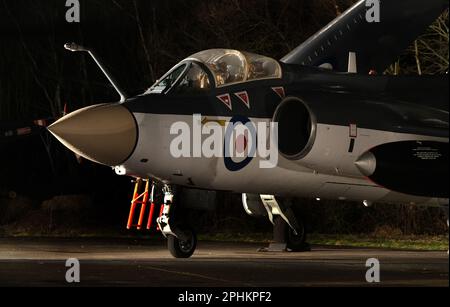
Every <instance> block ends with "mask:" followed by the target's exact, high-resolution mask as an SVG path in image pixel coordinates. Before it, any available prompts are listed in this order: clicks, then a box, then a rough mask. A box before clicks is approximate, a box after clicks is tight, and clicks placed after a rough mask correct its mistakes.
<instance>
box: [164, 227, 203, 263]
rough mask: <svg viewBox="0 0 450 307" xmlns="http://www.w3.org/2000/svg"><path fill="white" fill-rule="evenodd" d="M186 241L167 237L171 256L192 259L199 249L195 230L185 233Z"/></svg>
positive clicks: (170, 236)
mask: <svg viewBox="0 0 450 307" xmlns="http://www.w3.org/2000/svg"><path fill="white" fill-rule="evenodd" d="M183 232H184V234H185V238H184V239H180V238H177V237H176V236H174V235H168V236H167V247H168V249H169V252H170V254H171V255H172V256H173V257H175V258H190V257H191V256H192V255H193V254H194V252H195V249H196V248H197V235H196V234H195V232H194V231H193V230H185V231H183Z"/></svg>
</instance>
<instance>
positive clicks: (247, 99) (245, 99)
mask: <svg viewBox="0 0 450 307" xmlns="http://www.w3.org/2000/svg"><path fill="white" fill-rule="evenodd" d="M235 95H236V97H237V98H239V99H240V100H241V101H242V102H243V103H245V105H246V106H247V108H249V109H250V97H249V96H248V93H247V91H243V92H239V93H235Z"/></svg>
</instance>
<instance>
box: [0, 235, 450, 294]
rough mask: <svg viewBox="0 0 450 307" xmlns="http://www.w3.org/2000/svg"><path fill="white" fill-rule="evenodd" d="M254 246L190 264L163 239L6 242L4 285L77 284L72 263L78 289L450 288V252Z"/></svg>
mask: <svg viewBox="0 0 450 307" xmlns="http://www.w3.org/2000/svg"><path fill="white" fill-rule="evenodd" d="M259 247H261V246H260V245H257V244H247V243H211V242H200V243H199V247H198V249H197V252H196V254H195V255H194V257H193V258H191V259H187V260H180V259H173V258H171V256H170V255H169V252H168V251H167V250H166V247H165V242H163V241H152V240H150V241H147V240H131V239H118V240H104V239H76V240H72V239H70V240H67V239H0V286H8V287H9V286H26V287H29V286H38V287H45V286H57V287H59V286H73V285H74V284H68V283H67V282H66V279H65V276H66V272H67V270H68V268H67V267H66V266H65V265H66V260H67V259H69V258H76V259H78V260H79V262H80V278H81V282H80V283H79V284H77V285H78V286H82V287H83V286H100V287H103V286H125V287H132V286H133V287H134V286H138V287H142V286H143V287H304V286H306V287H322V286H326V287H341V286H438V287H448V286H449V277H448V269H449V262H448V255H447V253H445V252H418V251H394V250H381V249H361V248H334V247H322V246H313V247H312V251H311V252H304V253H260V252H257V250H258V248H259ZM369 258H377V259H378V260H379V261H380V266H381V268H380V275H381V282H380V283H379V284H376V285H374V284H368V283H367V281H366V272H367V270H368V268H367V267H366V261H367V260H368V259H369Z"/></svg>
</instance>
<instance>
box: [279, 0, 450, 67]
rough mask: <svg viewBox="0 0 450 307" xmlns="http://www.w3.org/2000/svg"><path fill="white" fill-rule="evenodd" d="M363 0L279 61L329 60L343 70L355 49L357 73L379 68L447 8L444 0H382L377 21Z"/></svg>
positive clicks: (318, 63)
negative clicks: (367, 16)
mask: <svg viewBox="0 0 450 307" xmlns="http://www.w3.org/2000/svg"><path fill="white" fill-rule="evenodd" d="M366 3H367V1H366V0H361V1H358V2H357V3H356V4H355V5H354V6H353V7H351V8H350V9H349V10H347V11H346V12H345V13H343V14H342V15H341V16H339V17H338V18H336V19H335V20H334V21H332V22H331V23H330V24H329V25H327V26H326V27H325V28H323V29H322V30H321V31H319V32H318V33H317V34H315V35H314V36H312V37H311V38H310V39H308V40H307V41H305V42H304V43H303V44H301V45H300V46H299V47H297V48H296V49H295V50H293V51H292V52H291V53H289V54H288V55H286V56H285V57H284V58H283V59H282V60H281V61H282V62H285V63H290V64H302V65H306V66H321V65H323V64H325V63H328V64H331V65H332V66H333V69H334V70H336V71H341V72H347V71H348V63H349V53H350V52H354V53H356V62H357V69H358V72H359V73H362V74H367V73H368V72H369V71H371V70H375V71H377V72H383V71H384V70H385V69H387V68H388V67H389V66H390V65H391V64H392V63H394V62H395V61H396V60H397V58H398V56H399V55H400V54H401V53H402V52H403V51H404V50H405V49H406V48H407V47H408V46H409V45H410V44H411V43H412V42H413V41H414V40H415V39H416V38H417V37H418V36H419V35H421V34H422V33H423V32H424V31H425V30H426V28H427V27H428V26H429V25H431V24H432V23H433V21H435V20H436V19H437V18H438V17H439V15H440V14H442V13H443V11H444V10H445V9H446V8H448V0H427V1H424V0H382V1H380V22H379V23H377V22H373V23H369V22H368V21H367V19H366V13H367V9H368V8H367V7H366Z"/></svg>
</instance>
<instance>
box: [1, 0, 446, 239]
mask: <svg viewBox="0 0 450 307" xmlns="http://www.w3.org/2000/svg"><path fill="white" fill-rule="evenodd" d="M65 2H66V1H65V0H0V130H2V128H3V129H6V128H8V127H15V126H17V125H19V126H20V124H21V123H23V124H26V123H27V122H28V121H30V120H34V119H40V118H49V117H53V118H55V117H59V116H60V115H61V113H62V111H63V109H64V105H67V106H68V109H69V111H73V110H76V109H78V108H80V107H83V106H86V105H91V104H95V103H102V102H112V101H117V100H118V98H117V95H116V93H115V92H114V90H113V89H112V87H111V86H110V85H109V83H108V82H107V80H106V79H105V77H104V76H103V75H102V74H101V72H100V71H99V69H98V68H97V66H96V65H95V64H94V63H93V61H92V60H91V59H90V58H89V57H87V56H86V55H84V54H80V53H71V52H68V51H66V50H65V49H64V48H63V45H64V44H65V43H66V42H72V41H75V42H77V43H80V44H82V45H86V46H89V47H92V48H94V49H95V50H96V52H97V54H98V55H99V56H100V57H101V58H102V59H103V60H104V62H105V63H106V64H107V66H108V67H109V69H110V71H111V72H112V74H113V75H114V76H115V77H116V78H117V80H118V81H119V83H120V84H121V85H122V87H123V88H124V89H126V91H127V92H128V93H129V94H132V95H133V94H139V93H142V92H143V91H144V90H145V89H147V88H148V87H150V85H151V84H152V83H153V82H154V81H155V80H156V79H157V78H158V77H159V76H161V75H162V74H163V73H164V72H165V71H167V70H168V69H169V68H170V67H172V66H173V65H175V64H176V63H177V62H179V61H180V60H182V59H183V58H186V57H187V56H189V55H190V54H193V53H195V52H198V51H200V50H203V49H209V48H233V49H241V50H246V51H250V52H254V53H259V54H265V55H268V56H271V57H274V58H281V57H282V56H284V55H285V54H287V53H288V52H289V51H290V50H292V49H293V48H295V47H296V46H297V45H299V44H300V43H301V42H303V41H304V40H305V39H306V38H308V37H309V36H311V35H312V34H314V33H315V32H316V31H317V30H319V29H320V28H322V27H323V26H324V25H326V24H327V23H328V22H329V21H331V20H332V19H334V18H335V17H336V16H337V15H338V14H339V13H340V12H342V11H344V10H345V9H346V8H348V7H349V5H351V3H352V2H354V1H352V0H336V1H333V0H314V1H312V0H230V1H211V0H189V1H188V0H170V1H167V0H152V1H144V0H131V1H130V0H80V4H81V23H72V24H70V23H67V22H66V20H65V14H66V10H67V9H68V8H66V7H65ZM0 161H1V164H0V225H1V224H4V225H10V224H11V223H13V224H14V223H16V224H17V225H19V224H21V225H23V224H26V225H31V226H30V227H29V229H30V231H35V230H36V229H41V230H42V229H44V230H43V231H42V232H44V233H45V232H46V231H48V232H50V233H51V232H52V231H54V230H55V229H56V228H57V227H58V225H59V226H61V227H62V226H63V225H65V226H66V227H67V225H70V223H71V222H72V221H73V220H74V215H75V216H76V221H75V222H73V223H74V227H75V224H80V225H81V224H83V225H86V227H90V226H99V225H100V226H102V227H103V226H105V227H106V226H112V227H117V228H120V229H122V228H123V226H124V225H125V220H126V216H127V214H128V209H129V206H128V205H129V201H130V197H131V191H132V184H131V183H130V179H129V178H123V177H118V176H115V175H114V173H113V172H112V170H110V169H108V168H105V167H101V166H97V165H94V164H92V163H90V162H87V161H83V162H82V163H81V164H79V163H78V162H77V160H76V158H75V157H74V155H73V154H71V153H69V152H68V151H67V150H66V149H65V148H63V147H62V145H60V144H59V143H58V142H57V141H56V140H55V139H53V138H51V137H50V136H49V135H48V134H47V133H46V132H45V131H43V132H42V134H35V135H33V136H29V137H24V138H10V139H1V138H0ZM62 195H84V196H83V197H84V198H82V199H77V198H76V197H73V196H69V197H67V198H58V197H60V196H62ZM55 197H57V198H55ZM61 203H64V204H66V205H67V206H68V207H70V206H73V207H77V208H78V207H79V206H81V205H80V203H83V204H84V205H85V206H87V207H84V208H85V209H83V210H81V209H80V210H79V211H77V210H78V209H79V208H78V209H74V208H70V210H69V211H68V212H69V213H67V215H65V214H66V213H64V212H63V213H60V214H59V216H58V215H54V212H53V210H49V211H48V210H47V211H46V209H45V208H47V209H48V208H56V207H58V208H59V207H61ZM218 203H219V207H218V210H216V211H215V212H210V213H203V214H201V215H200V216H201V220H200V222H199V224H200V225H203V228H204V229H205V230H210V231H223V230H224V229H228V228H229V229H239V230H244V229H242V227H240V225H242V223H243V222H245V223H247V225H248V227H245V228H246V229H247V230H253V231H256V230H257V231H267V230H270V227H268V226H269V225H268V223H267V222H264V221H255V220H253V219H251V218H248V217H246V216H245V213H244V211H243V209H242V206H241V204H240V197H239V196H237V195H222V194H219V202H218ZM303 203H304V208H305V212H307V215H308V216H309V219H310V225H311V226H310V227H311V228H312V230H313V231H316V232H321V233H325V232H327V233H370V232H373V231H377V229H380V228H382V229H383V227H384V228H385V227H388V229H393V230H394V231H398V232H400V233H405V234H409V233H427V234H439V233H444V232H446V225H445V223H444V221H445V220H444V218H443V216H442V214H441V212H440V211H439V210H437V209H424V208H415V207H409V206H375V207H374V208H370V209H364V208H362V206H361V204H348V203H336V202H322V203H317V202H312V201H303ZM86 208H87V209H86ZM56 211H58V210H56ZM59 211H64V210H59ZM74 212H75V213H74ZM48 224H50V226H47V225H48ZM39 227H40V228H39ZM0 232H1V231H0Z"/></svg>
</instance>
